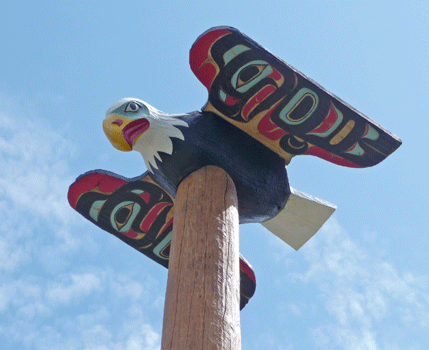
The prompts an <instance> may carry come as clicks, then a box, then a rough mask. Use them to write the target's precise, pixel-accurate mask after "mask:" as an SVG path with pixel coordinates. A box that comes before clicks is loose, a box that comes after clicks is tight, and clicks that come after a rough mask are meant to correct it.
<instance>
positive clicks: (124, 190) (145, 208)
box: [68, 170, 256, 308]
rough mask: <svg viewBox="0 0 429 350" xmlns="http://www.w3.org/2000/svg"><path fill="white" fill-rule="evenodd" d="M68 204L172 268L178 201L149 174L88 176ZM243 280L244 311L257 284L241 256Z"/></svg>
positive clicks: (99, 173)
mask: <svg viewBox="0 0 429 350" xmlns="http://www.w3.org/2000/svg"><path fill="white" fill-rule="evenodd" d="M68 200H69V203H70V205H71V206H72V208H73V209H75V210H76V211H77V212H78V213H80V214H81V215H82V216H84V217H85V218H86V219H88V220H89V221H91V222H92V223H94V224H95V225H97V226H98V227H100V228H101V229H103V230H105V231H107V232H109V233H111V234H112V235H114V236H116V237H118V238H119V239H120V240H122V241H123V242H125V243H127V244H128V245H130V246H131V247H133V248H134V249H137V250H138V251H139V252H141V253H143V254H145V255H146V256H147V257H149V258H150V259H152V260H154V261H156V262H157V263H158V264H161V265H162V266H164V267H168V259H169V250H170V242H171V235H172V229H173V217H174V197H172V196H171V195H170V194H169V193H168V192H167V191H165V190H164V189H163V188H162V187H161V186H160V185H159V184H158V183H157V182H156V181H155V180H154V179H153V177H152V176H151V175H150V173H149V172H146V173H144V174H143V175H141V176H139V177H136V178H133V179H127V178H124V177H121V176H119V175H116V174H113V173H110V172H107V171H102V170H95V171H91V172H88V173H85V174H83V175H81V176H80V177H79V178H77V180H76V181H75V182H74V183H73V184H72V185H71V186H70V188H69V192H68ZM240 278H241V283H240V284H241V286H240V292H241V300H240V307H241V308H243V307H244V306H245V305H246V304H247V302H248V301H249V299H250V298H251V297H252V296H253V294H254V292H255V288H256V280H255V274H254V272H253V269H252V267H251V266H250V265H249V264H248V263H247V261H246V260H245V259H244V258H243V257H241V256H240Z"/></svg>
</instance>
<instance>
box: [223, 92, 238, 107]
mask: <svg viewBox="0 0 429 350" xmlns="http://www.w3.org/2000/svg"><path fill="white" fill-rule="evenodd" d="M238 101H240V100H239V99H238V98H235V97H232V96H229V95H227V96H226V101H225V103H226V104H227V105H228V106H233V105H235V104H236V103H237V102H238Z"/></svg>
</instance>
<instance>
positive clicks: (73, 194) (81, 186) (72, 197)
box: [68, 173, 127, 209]
mask: <svg viewBox="0 0 429 350" xmlns="http://www.w3.org/2000/svg"><path fill="white" fill-rule="evenodd" d="M126 183H127V181H124V180H121V179H118V178H116V177H112V176H109V175H106V174H100V173H93V174H88V175H85V176H83V177H81V178H80V179H78V180H77V181H76V182H74V183H73V184H72V185H71V186H70V188H69V192H68V201H69V203H70V205H71V207H72V208H74V209H76V203H77V201H78V199H79V197H80V196H81V195H82V194H83V193H86V192H89V191H91V190H94V189H95V188H98V189H99V190H100V191H101V192H103V193H112V192H113V191H115V190H116V189H117V188H118V187H120V186H122V185H125V184H126Z"/></svg>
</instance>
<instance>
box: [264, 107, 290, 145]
mask: <svg viewBox="0 0 429 350" xmlns="http://www.w3.org/2000/svg"><path fill="white" fill-rule="evenodd" d="M281 101H282V100H280V101H279V102H277V103H276V104H275V105H274V106H272V107H271V109H270V110H269V111H268V113H267V114H265V116H264V117H263V118H262V119H261V121H260V122H259V124H258V131H259V132H260V133H261V134H262V135H264V136H265V137H267V138H268V139H270V140H273V141H277V140H280V139H281V138H282V137H283V136H284V135H287V134H289V132H287V131H285V130H283V129H281V128H280V127H279V126H278V125H277V124H274V123H273V122H272V120H271V113H272V112H273V111H274V110H275V109H276V108H277V106H278V105H279V104H280V102H281Z"/></svg>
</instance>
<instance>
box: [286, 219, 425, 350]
mask: <svg viewBox="0 0 429 350" xmlns="http://www.w3.org/2000/svg"><path fill="white" fill-rule="evenodd" d="M307 244H308V247H306V249H303V253H304V254H305V259H306V261H307V262H308V268H307V269H306V271H304V272H303V273H294V274H292V275H291V277H292V278H293V281H295V283H304V284H305V286H306V287H305V288H310V286H311V287H312V288H313V287H315V288H317V290H318V294H319V298H320V299H319V300H318V301H322V303H323V305H324V311H323V310H319V312H322V313H323V312H325V313H326V318H325V321H326V322H324V323H323V324H320V325H314V326H313V328H312V331H311V333H312V335H313V337H314V340H315V343H316V345H317V346H318V347H320V348H326V347H329V348H335V349H336V348H338V349H347V350H361V349H362V350H363V349H372V350H375V349H390V348H392V347H393V346H399V348H401V349H409V348H412V346H413V343H414V342H416V343H417V344H418V343H419V340H417V341H416V340H415V339H414V337H413V336H412V334H413V332H414V331H415V329H420V330H424V331H429V277H428V276H418V275H415V274H413V273H411V272H408V271H401V270H399V269H398V268H396V267H395V266H394V265H393V264H392V263H390V262H388V261H385V260H382V259H381V258H378V257H377V256H374V255H371V254H370V252H369V251H367V250H366V249H365V248H364V246H363V245H360V244H358V243H357V242H354V241H353V240H352V239H351V238H350V236H349V235H348V234H347V232H345V231H344V230H343V229H342V228H341V226H340V225H339V223H338V222H337V221H336V220H335V218H333V219H331V220H329V221H328V223H327V224H326V225H325V226H324V228H323V229H322V231H321V232H320V233H319V234H318V235H316V236H315V237H314V238H313V239H312V240H311V241H310V242H309V243H307ZM294 307H295V308H296V310H295V314H296V315H299V307H298V306H296V305H295V306H294ZM297 310H298V311H297ZM404 329H407V332H403V330H404ZM398 330H401V332H397V331H398ZM400 334H401V335H400ZM407 335H408V336H407Z"/></svg>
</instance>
